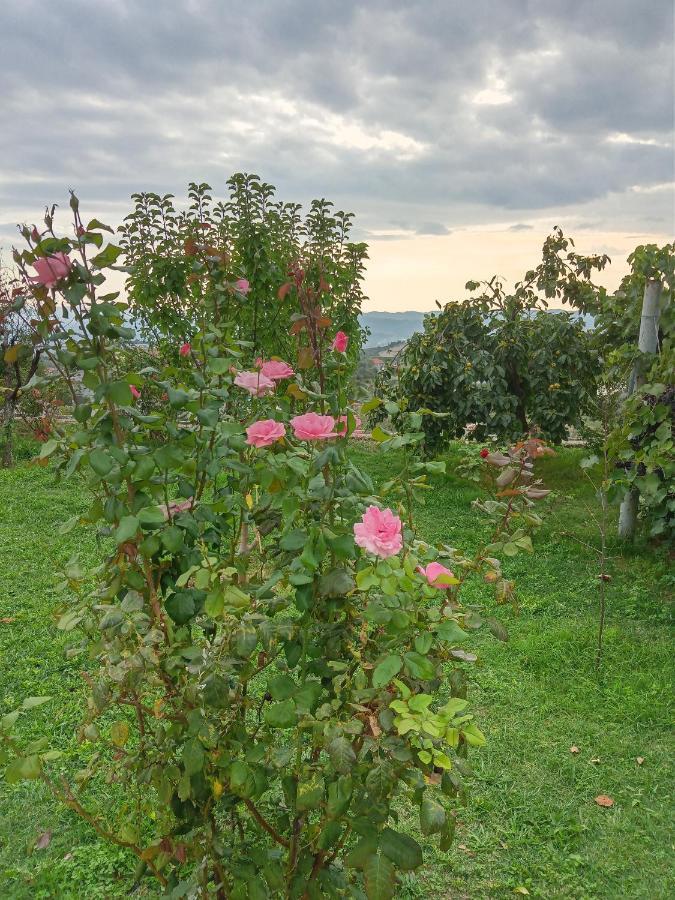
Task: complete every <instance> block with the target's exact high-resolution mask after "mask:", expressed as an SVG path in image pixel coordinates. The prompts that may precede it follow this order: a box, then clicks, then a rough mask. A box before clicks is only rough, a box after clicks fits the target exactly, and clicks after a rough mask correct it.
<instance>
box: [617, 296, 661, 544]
mask: <svg viewBox="0 0 675 900" xmlns="http://www.w3.org/2000/svg"><path fill="white" fill-rule="evenodd" d="M660 296H661V282H660V281H654V280H652V279H647V282H646V284H645V292H644V296H643V298H642V316H641V317H640V335H639V337H638V350H639V352H640V353H656V352H657V350H658V334H659V299H660ZM643 381H644V378H642V377H641V375H640V360H639V359H636V361H635V364H634V365H633V371H632V373H631V377H630V380H629V382H628V390H627V392H626V394H627V396H630V395H631V394H632V393H633V392H634V391H635V390H636V389H637V388H638V387H639V386H640V384H642V383H643ZM639 498H640V492H639V491H638V489H637V488H635V487H632V488H631V489H630V491H628V493H627V494H626V496H625V497H624V498H623V502H622V503H621V509H620V511H619V537H620V538H621V539H622V540H626V541H629V540H632V538H633V535H634V534H635V526H636V524H637V512H638V502H639Z"/></svg>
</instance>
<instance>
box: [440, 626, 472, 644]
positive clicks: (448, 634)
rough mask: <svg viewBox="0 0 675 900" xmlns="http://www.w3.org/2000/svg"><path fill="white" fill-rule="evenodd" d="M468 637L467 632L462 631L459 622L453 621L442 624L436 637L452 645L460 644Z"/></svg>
mask: <svg viewBox="0 0 675 900" xmlns="http://www.w3.org/2000/svg"><path fill="white" fill-rule="evenodd" d="M468 636H469V635H468V634H467V633H466V631H462V629H461V628H460V627H459V625H458V624H457V622H453V621H447V622H441V624H440V625H439V626H438V628H437V629H436V637H437V638H438V639H439V640H441V641H449V642H450V643H451V644H458V643H459V642H460V641H463V640H464V638H466V637H468Z"/></svg>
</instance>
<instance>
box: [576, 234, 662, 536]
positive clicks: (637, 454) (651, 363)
mask: <svg viewBox="0 0 675 900" xmlns="http://www.w3.org/2000/svg"><path fill="white" fill-rule="evenodd" d="M628 262H629V263H630V266H631V271H630V272H629V274H628V275H626V277H625V278H624V279H623V281H622V283H621V286H620V288H619V290H618V291H617V292H616V293H615V294H613V295H605V296H604V297H601V298H599V299H598V302H597V303H596V305H595V306H594V307H593V308H592V311H593V312H594V314H595V319H596V336H597V340H598V345H599V346H600V347H602V348H603V356H604V360H605V370H604V382H605V390H606V391H611V390H615V391H616V385H620V386H621V389H622V392H623V401H622V402H619V403H618V405H617V408H618V413H617V418H616V420H615V422H614V427H613V429H612V431H611V434H610V435H609V438H608V451H609V453H610V456H611V459H612V461H613V463H614V468H613V474H612V487H611V491H610V496H611V497H613V498H614V499H616V500H620V499H622V498H623V497H624V496H625V495H626V493H627V492H628V491H630V490H637V491H638V493H639V499H640V506H641V510H642V514H643V517H644V518H645V520H646V521H647V523H648V528H649V533H650V534H651V535H652V536H653V537H665V538H672V536H673V533H674V532H675V463H674V460H675V437H674V428H675V346H674V342H675V308H674V305H673V292H674V290H675V244H666V245H665V246H663V247H657V246H656V245H654V244H648V245H646V246H639V247H636V249H635V250H634V251H633V253H632V254H631V255H630V256H629V257H628ZM649 281H651V282H656V283H658V284H659V285H660V286H661V293H660V302H659V306H660V314H659V317H658V323H657V324H656V326H655V327H656V329H657V353H656V354H647V353H640V352H639V350H638V347H637V342H638V334H639V331H640V318H641V313H642V298H643V295H644V291H645V286H646V284H647V283H648V282H649Z"/></svg>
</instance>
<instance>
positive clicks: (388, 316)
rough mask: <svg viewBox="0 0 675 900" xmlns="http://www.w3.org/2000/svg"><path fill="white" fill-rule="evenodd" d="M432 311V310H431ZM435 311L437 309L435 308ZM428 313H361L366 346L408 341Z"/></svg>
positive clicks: (589, 320) (588, 321) (586, 318)
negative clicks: (366, 329)
mask: <svg viewBox="0 0 675 900" xmlns="http://www.w3.org/2000/svg"><path fill="white" fill-rule="evenodd" d="M430 312H431V310H430ZM434 312H435V310H434ZM549 312H550V313H558V312H562V310H559V309H550V310H549ZM426 315H428V313H424V312H414V311H412V310H409V311H408V312H368V313H361V316H360V320H361V325H363V326H364V327H365V328H368V329H369V330H370V336H369V337H368V340H367V341H366V344H365V348H366V349H368V348H370V347H387V346H389V345H390V344H398V343H401V342H404V341H407V340H408V338H409V337H410V336H411V335H413V334H414V333H415V332H416V331H422V330H423V326H422V323H423V321H424V317H425V316H426ZM581 318H582V319H583V323H584V328H586V329H587V330H589V329H591V328H593V325H594V319H593V316H591V315H582V316H581Z"/></svg>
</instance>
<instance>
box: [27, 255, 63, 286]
mask: <svg viewBox="0 0 675 900" xmlns="http://www.w3.org/2000/svg"><path fill="white" fill-rule="evenodd" d="M72 266H73V264H72V262H71V260H70V258H69V257H68V256H67V255H66V254H65V253H54V254H53V256H40V257H38V259H36V260H35V262H34V263H33V268H34V269H35V271H36V272H37V275H35V276H34V277H33V278H32V279H31V281H35V282H37V283H38V284H43V285H44V286H45V287H48V288H51V287H54V285H55V284H56V282H57V281H60V280H61V279H62V278H65V277H66V275H67V274H68V272H70V270H71V268H72Z"/></svg>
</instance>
